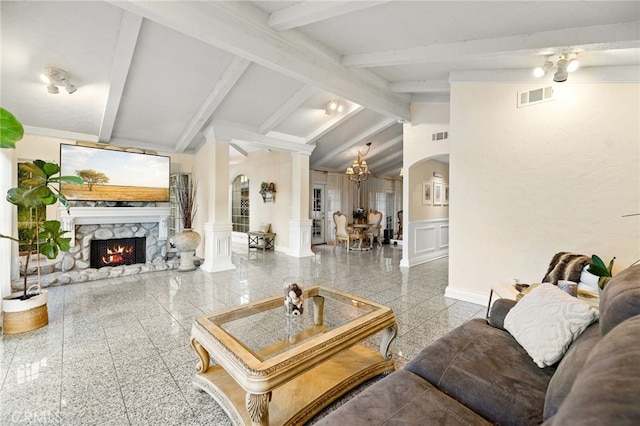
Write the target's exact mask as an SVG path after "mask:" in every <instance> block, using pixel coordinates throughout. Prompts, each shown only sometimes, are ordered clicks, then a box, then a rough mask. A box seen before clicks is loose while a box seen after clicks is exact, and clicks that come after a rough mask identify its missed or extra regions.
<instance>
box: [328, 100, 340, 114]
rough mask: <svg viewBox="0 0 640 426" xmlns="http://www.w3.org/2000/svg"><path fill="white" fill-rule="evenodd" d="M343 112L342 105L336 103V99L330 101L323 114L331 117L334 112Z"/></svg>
mask: <svg viewBox="0 0 640 426" xmlns="http://www.w3.org/2000/svg"><path fill="white" fill-rule="evenodd" d="M342 111H344V105H342V104H341V103H340V102H338V100H337V99H331V100H330V101H329V102H328V103H327V106H326V108H325V110H324V113H325V114H327V115H331V114H333V113H334V112H342Z"/></svg>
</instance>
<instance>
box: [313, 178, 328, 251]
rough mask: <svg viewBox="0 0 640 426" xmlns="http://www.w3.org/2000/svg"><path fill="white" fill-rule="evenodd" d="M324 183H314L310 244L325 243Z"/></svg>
mask: <svg viewBox="0 0 640 426" xmlns="http://www.w3.org/2000/svg"><path fill="white" fill-rule="evenodd" d="M324 197H325V185H321V184H317V183H316V184H314V185H313V194H312V197H311V244H324V243H325V240H324V238H325V220H324V218H325V214H324V204H325V203H324Z"/></svg>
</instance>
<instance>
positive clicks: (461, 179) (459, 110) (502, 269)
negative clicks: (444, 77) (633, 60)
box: [447, 83, 640, 298]
mask: <svg viewBox="0 0 640 426" xmlns="http://www.w3.org/2000/svg"><path fill="white" fill-rule="evenodd" d="M555 86H556V87H555V89H556V93H555V95H556V97H557V100H555V101H552V102H547V103H542V104H539V105H533V106H529V107H525V108H516V99H517V98H516V96H517V92H518V91H522V90H530V89H534V88H535V87H532V86H531V85H530V84H513V83H511V84H471V83H455V84H452V91H451V129H452V130H451V134H452V138H451V141H450V144H451V156H450V179H451V186H452V188H455V191H454V194H455V196H454V197H452V202H451V205H450V208H449V217H450V223H451V233H450V274H449V288H448V290H447V292H448V294H450V295H453V296H456V295H457V296H459V297H460V296H461V297H462V298H465V297H466V298H472V297H473V295H476V296H482V297H483V298H486V295H487V294H488V291H489V287H490V285H491V283H492V282H495V281H508V282H510V281H511V279H512V278H520V279H521V280H523V281H524V282H539V280H541V279H542V277H543V275H544V272H545V269H546V267H547V265H548V263H549V260H550V259H551V257H552V255H553V254H554V253H556V252H558V251H574V252H578V253H583V254H587V255H591V254H592V253H597V254H599V255H600V256H601V257H603V258H605V259H607V260H608V259H610V258H611V257H612V256H617V258H618V259H617V261H616V265H617V268H616V269H615V270H619V269H620V268H622V267H626V266H628V265H630V264H631V263H632V262H634V261H635V260H637V259H638V258H640V217H639V216H635V217H625V218H623V217H621V216H622V215H625V214H631V213H638V212H639V211H640V161H639V159H640V154H639V153H640V127H639V125H638V117H640V108H639V104H640V85H639V84H634V83H616V84H611V83H593V84H570V83H564V84H561V85H555ZM467 296H468V297H467Z"/></svg>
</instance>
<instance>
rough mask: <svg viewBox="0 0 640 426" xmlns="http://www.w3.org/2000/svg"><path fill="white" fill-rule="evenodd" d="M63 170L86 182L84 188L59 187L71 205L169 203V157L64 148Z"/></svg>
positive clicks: (61, 155)
mask: <svg viewBox="0 0 640 426" xmlns="http://www.w3.org/2000/svg"><path fill="white" fill-rule="evenodd" d="M60 169H61V175H62V176H80V177H81V178H83V179H84V182H85V183H84V185H69V184H61V185H60V192H62V193H63V194H64V196H65V197H67V199H68V200H71V201H147V202H151V201H156V202H167V201H169V174H170V173H171V159H170V158H169V157H166V156H162V155H151V154H140V153H136V152H127V151H116V150H111V149H101V148H92V147H86V146H80V145H66V144H61V145H60Z"/></svg>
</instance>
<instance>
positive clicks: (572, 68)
mask: <svg viewBox="0 0 640 426" xmlns="http://www.w3.org/2000/svg"><path fill="white" fill-rule="evenodd" d="M579 66H580V61H578V60H577V59H576V58H573V59H570V60H569V63H568V64H567V71H568V72H574V71H575V70H577V69H578V67H579Z"/></svg>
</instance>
